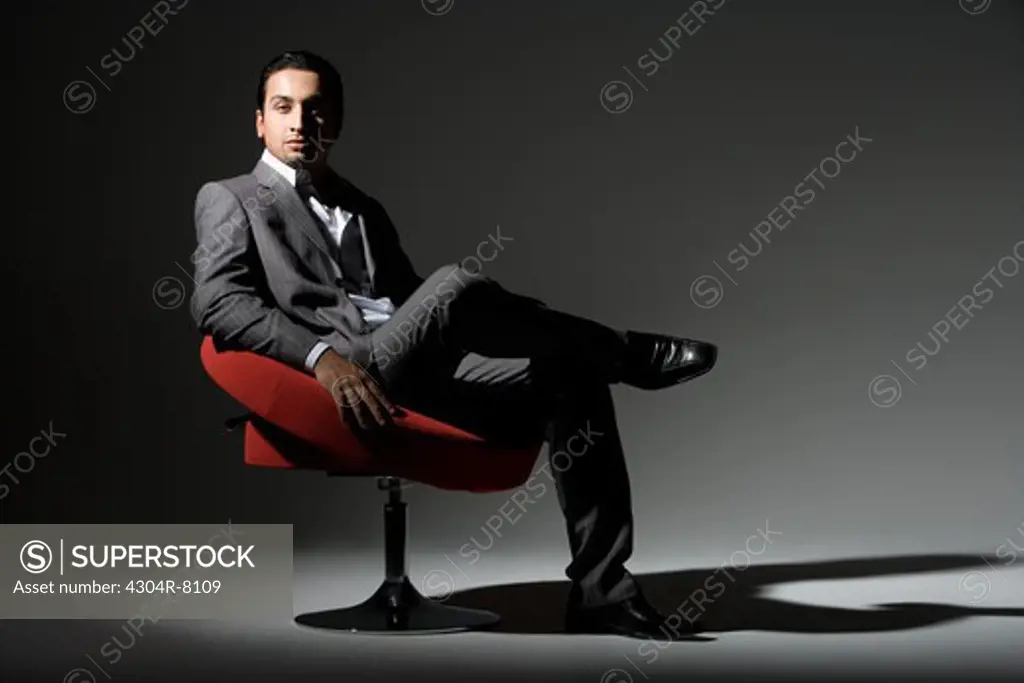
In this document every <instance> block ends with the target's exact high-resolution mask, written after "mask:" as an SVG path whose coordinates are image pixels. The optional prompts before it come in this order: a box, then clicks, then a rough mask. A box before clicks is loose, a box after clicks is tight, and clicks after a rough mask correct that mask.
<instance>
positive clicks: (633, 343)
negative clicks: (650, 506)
mask: <svg viewBox="0 0 1024 683" xmlns="http://www.w3.org/2000/svg"><path fill="white" fill-rule="evenodd" d="M343 109H344V97H343V86H342V81H341V78H340V76H339V75H338V72H337V71H336V70H335V69H334V68H333V67H332V66H331V65H330V64H329V63H328V62H327V61H325V60H324V59H323V58H321V57H319V56H317V55H315V54H313V53H310V52H304V51H298V52H286V53H283V54H281V55H279V56H277V57H275V58H274V59H272V60H271V61H270V62H269V63H268V64H267V65H266V66H265V67H264V69H263V70H262V72H261V74H260V80H259V85H258V88H257V97H256V134H257V136H258V137H259V138H260V139H261V140H262V142H263V144H264V150H263V154H262V157H261V159H260V160H259V161H258V162H257V164H256V166H255V168H254V169H253V170H252V172H250V173H247V174H244V175H239V176H235V177H233V178H228V179H224V180H220V181H216V182H208V183H206V184H205V185H203V187H202V188H201V189H200V190H199V193H198V195H197V197H196V202H195V223H196V232H197V238H198V242H199V246H198V248H197V249H196V252H195V254H194V257H193V261H194V263H195V280H196V288H195V291H194V293H193V296H192V301H191V310H192V314H193V317H194V318H195V321H196V324H197V325H198V327H199V328H200V331H201V332H203V333H206V334H210V335H212V336H213V338H214V341H215V342H216V344H217V347H218V348H221V349H225V348H234V349H245V350H250V351H255V352H257V353H261V354H263V355H266V356H269V357H271V358H275V359H277V360H279V361H281V362H283V363H286V364H288V365H290V366H292V367H294V368H296V369H298V370H302V371H305V372H309V373H311V374H312V375H314V376H315V377H316V378H317V380H318V381H319V382H320V384H321V385H322V386H323V387H324V389H325V390H326V391H329V392H330V393H331V395H332V396H333V397H334V398H335V400H336V401H337V403H338V405H339V412H340V414H341V418H342V419H344V420H346V422H347V423H348V424H349V425H350V426H351V427H352V429H354V430H355V431H356V432H357V433H360V434H363V435H365V437H366V438H368V439H372V438H374V435H375V434H382V433H386V432H387V430H388V429H393V428H394V426H393V415H394V414H396V411H397V410H398V409H397V408H396V406H395V404H396V403H401V404H403V405H406V406H408V407H410V408H411V409H414V410H417V411H420V412H422V413H424V414H427V415H431V416H432V417H435V418H437V419H440V420H442V421H445V422H449V423H451V424H454V425H457V426H459V427H461V428H463V429H465V430H467V431H470V432H473V433H476V434H479V435H481V436H485V437H487V438H491V439H495V440H504V441H507V442H509V443H538V442H539V440H540V438H539V437H543V438H544V439H545V440H546V441H547V442H548V444H549V447H550V453H551V454H555V453H561V454H562V455H563V456H564V455H565V454H566V453H569V454H572V455H574V456H576V455H579V456H580V457H573V458H572V461H571V465H570V466H565V464H564V463H561V464H559V463H555V462H552V463H551V465H552V468H551V472H550V474H549V476H550V477H551V478H552V479H553V480H554V482H555V487H556V490H557V493H558V499H559V504H560V506H561V508H562V511H563V514H564V516H565V524H566V530H567V533H568V536H569V544H570V549H571V552H572V561H571V563H570V564H569V566H568V567H567V569H566V575H567V576H568V577H569V579H570V580H571V581H572V587H571V590H570V597H569V602H568V605H567V612H566V627H567V630H569V631H572V632H590V633H619V634H623V635H628V636H633V637H638V638H655V639H670V640H671V639H675V638H678V637H681V636H684V635H687V634H688V633H692V632H695V631H698V630H700V628H701V626H700V624H699V623H691V624H686V625H684V627H683V628H682V629H680V628H678V627H677V628H674V629H672V632H671V633H670V632H668V631H666V630H665V629H664V628H663V626H662V625H663V624H664V623H665V617H664V616H663V615H661V614H659V613H658V612H657V611H656V610H655V609H654V607H652V606H651V605H650V604H649V603H648V602H647V601H646V600H645V599H644V597H643V595H642V594H641V592H640V589H639V586H638V585H637V583H636V581H635V579H634V577H633V576H632V575H631V574H630V572H629V571H628V570H626V568H625V567H624V563H625V562H626V560H627V559H628V558H629V556H630V554H631V552H632V544H633V519H632V509H631V502H630V486H629V480H628V476H627V471H626V464H625V458H624V454H623V449H622V443H621V440H620V438H619V433H618V428H617V426H616V418H615V412H614V406H613V402H612V395H611V391H610V385H612V384H615V383H620V382H621V383H625V384H628V385H631V386H635V387H639V388H642V389H660V388H664V387H669V386H673V385H675V384H678V383H680V382H683V381H686V380H689V379H692V378H694V377H697V376H699V375H701V374H704V373H706V372H707V371H709V370H710V369H711V368H712V366H713V365H714V363H715V359H716V356H717V348H716V347H715V346H714V345H713V344H710V343H707V342H702V341H698V340H692V339H683V338H677V337H671V336H665V335H659V334H653V333H647V332H639V331H633V330H628V331H622V330H616V329H613V328H610V327H608V326H606V325H603V324H601V323H598V322H595V321H592V320H588V319H586V318H582V317H578V316H574V315H571V314H568V313H565V312H562V311H557V310H554V309H551V308H549V307H548V306H546V305H545V304H544V303H543V302H541V301H539V300H537V299H533V298H530V297H526V296H522V295H519V294H516V293H513V292H510V291H508V290H507V289H505V288H503V287H502V286H501V285H499V284H498V283H497V282H496V281H495V280H493V279H491V278H488V277H483V276H481V275H480V273H479V272H476V273H472V272H470V271H469V270H467V269H466V268H463V267H461V266H459V265H458V264H450V265H446V266H443V267H441V268H438V269H437V270H435V271H434V272H433V273H431V274H430V275H429V276H428V277H426V278H423V277H420V276H419V275H418V274H417V273H416V271H415V270H414V268H413V266H412V264H411V262H410V260H409V258H408V257H407V256H406V254H405V253H404V251H403V250H402V247H401V245H400V242H399V238H398V234H397V232H396V231H395V228H394V226H393V225H392V223H391V221H390V220H389V218H388V215H387V212H386V211H385V210H384V208H383V207H382V206H381V204H380V203H379V202H378V201H377V200H375V199H374V198H373V197H371V196H369V195H367V194H366V193H364V192H362V191H361V190H359V189H358V188H356V187H355V186H354V185H353V184H351V183H350V182H348V181H347V180H345V179H344V178H342V177H341V176H339V175H338V174H337V173H335V172H334V171H333V170H332V169H331V168H330V166H329V165H328V163H327V157H328V153H329V152H330V149H331V146H332V145H333V143H334V142H335V140H336V139H337V137H338V134H339V133H340V132H341V129H342V121H343V115H344V111H343ZM499 238H500V232H499ZM492 239H493V237H492ZM510 416H511V419H510ZM552 460H553V456H552Z"/></svg>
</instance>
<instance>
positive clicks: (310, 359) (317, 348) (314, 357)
mask: <svg viewBox="0 0 1024 683" xmlns="http://www.w3.org/2000/svg"><path fill="white" fill-rule="evenodd" d="M329 348H331V345H330V344H328V343H327V342H322V341H318V342H317V343H316V344H315V345H314V346H313V348H312V349H310V351H309V353H308V354H306V369H307V370H309V371H310V372H313V368H315V367H316V364H317V361H319V360H320V356H322V355H324V351H326V350H327V349H329Z"/></svg>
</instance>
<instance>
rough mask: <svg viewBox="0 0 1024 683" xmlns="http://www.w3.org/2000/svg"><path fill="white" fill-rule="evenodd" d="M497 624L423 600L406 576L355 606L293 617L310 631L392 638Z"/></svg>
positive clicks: (477, 612)
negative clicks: (318, 629) (329, 631)
mask: <svg viewBox="0 0 1024 683" xmlns="http://www.w3.org/2000/svg"><path fill="white" fill-rule="evenodd" d="M499 621H501V617H500V616H498V615H497V614H495V613H494V612H490V611H487V610H482V609H469V608H467V607H455V606H450V605H441V604H439V603H437V602H436V601H434V600H431V599H429V598H426V597H424V596H423V595H421V594H420V593H419V591H417V590H416V589H415V588H414V587H413V586H412V584H411V583H409V579H408V577H402V578H401V579H400V580H393V581H388V580H385V581H384V583H382V584H381V585H380V588H378V589H377V590H376V591H375V592H374V594H373V595H372V596H370V597H369V598H368V599H367V600H365V601H364V602H361V603H359V604H358V605H354V606H352V607H342V608H339V609H331V610H323V611H320V612H306V613H304V614H300V615H298V616H296V617H295V622H296V623H297V624H301V625H302V626H309V627H312V628H320V629H330V630H334V631H350V632H353V633H373V634H394V635H400V634H421V635H422V634H431V633H455V632H459V631H473V630H481V629H486V628H488V627H491V626H493V625H495V624H497V623H498V622H499Z"/></svg>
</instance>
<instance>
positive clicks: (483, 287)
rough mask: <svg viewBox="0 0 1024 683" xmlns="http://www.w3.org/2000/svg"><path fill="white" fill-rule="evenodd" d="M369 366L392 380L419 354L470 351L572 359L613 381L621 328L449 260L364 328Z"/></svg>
mask: <svg viewBox="0 0 1024 683" xmlns="http://www.w3.org/2000/svg"><path fill="white" fill-rule="evenodd" d="M371 346H372V364H373V365H374V366H375V367H376V369H377V370H378V371H379V372H380V373H381V374H382V375H383V376H384V377H385V378H390V379H392V380H393V379H396V378H397V377H398V376H399V375H401V374H402V373H404V372H405V371H406V368H407V367H408V366H409V365H412V364H415V359H418V358H423V357H426V358H431V356H432V354H425V353H421V352H420V351H422V350H424V349H428V348H433V349H434V350H435V351H440V350H442V349H441V348H440V347H443V349H445V350H447V351H448V352H449V353H450V352H452V351H455V350H461V351H474V352H478V353H480V354H483V355H485V356H488V357H492V358H524V357H531V358H541V357H558V358H573V359H575V360H579V361H582V362H585V363H587V364H589V365H590V366H591V367H593V368H594V370H595V372H598V373H601V375H602V377H603V378H605V379H606V381H615V379H616V377H617V375H618V372H619V363H620V362H621V360H622V355H623V351H624V349H625V333H624V332H623V331H621V330H616V329H614V328H611V327H608V326H607V325H603V324H601V323H599V322H596V321H593V320H589V319H587V318H583V317H580V316H575V315H572V314H569V313H565V312H563V311H558V310H555V309H552V308H549V307H548V306H547V305H545V304H544V303H543V302H541V301H538V300H537V299H533V298H530V297H526V296H522V295H519V294H516V293H513V292H510V291H508V290H506V289H505V288H503V287H502V286H501V285H500V284H498V283H497V282H496V281H495V280H492V279H490V278H486V277H480V276H470V275H467V274H466V272H465V271H464V270H463V269H462V268H460V267H459V266H457V265H449V266H444V267H442V268H438V269H437V270H436V271H434V273H432V274H431V275H430V277H428V278H426V280H425V281H424V283H423V284H422V285H421V286H420V287H419V288H418V289H417V290H416V291H415V292H414V293H413V294H412V295H411V296H410V297H409V298H408V300H406V301H405V302H403V304H402V305H401V306H400V307H399V308H398V310H396V311H395V313H394V314H393V315H392V317H391V319H390V320H388V321H387V322H385V323H384V324H383V325H381V326H380V327H378V328H376V329H375V330H373V331H372V332H371Z"/></svg>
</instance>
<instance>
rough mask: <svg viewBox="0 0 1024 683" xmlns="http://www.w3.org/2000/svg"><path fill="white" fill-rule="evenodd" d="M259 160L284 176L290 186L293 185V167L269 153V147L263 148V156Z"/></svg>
mask: <svg viewBox="0 0 1024 683" xmlns="http://www.w3.org/2000/svg"><path fill="white" fill-rule="evenodd" d="M260 160H261V161H263V162H264V163H265V164H267V165H268V166H270V168H272V169H274V170H275V171H277V172H278V173H280V174H281V175H282V176H284V179H285V180H287V181H288V183H289V184H290V185H291V186H292V187H295V169H294V168H292V167H291V166H289V165H288V164H286V163H284V162H283V161H281V160H280V159H278V158H277V157H275V156H274V155H273V154H272V153H271V151H270V150H269V149H267V148H266V147H264V148H263V156H262V157H260Z"/></svg>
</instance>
